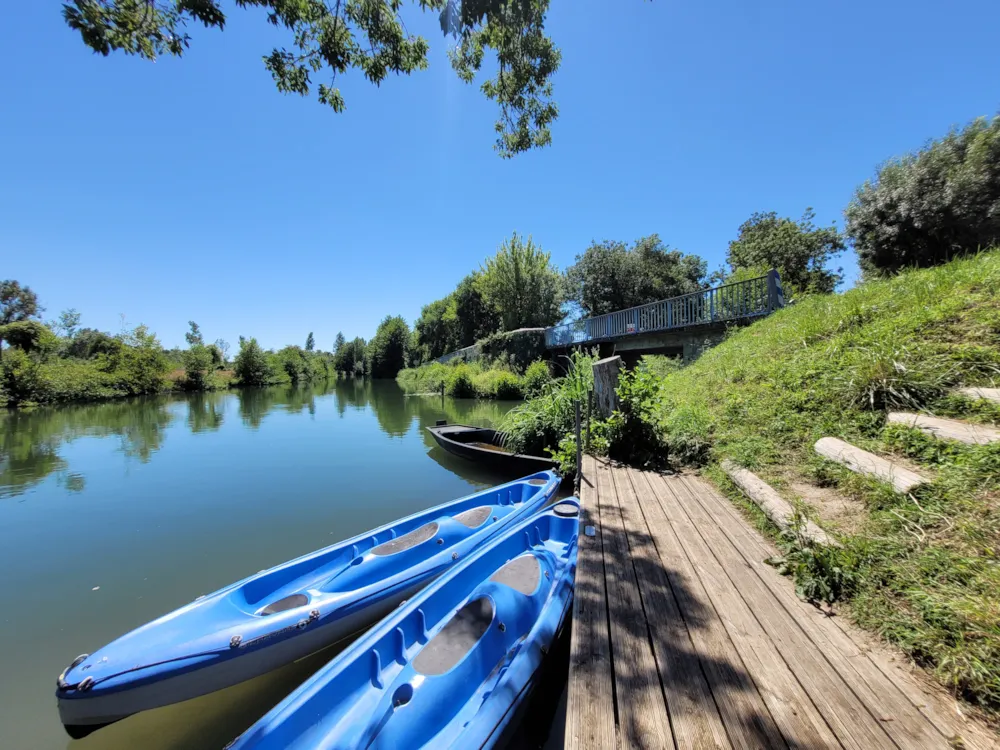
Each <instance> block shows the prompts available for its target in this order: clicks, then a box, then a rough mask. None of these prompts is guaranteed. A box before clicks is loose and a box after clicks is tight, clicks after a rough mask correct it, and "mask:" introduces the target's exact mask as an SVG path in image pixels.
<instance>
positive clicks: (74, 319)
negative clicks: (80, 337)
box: [55, 307, 80, 339]
mask: <svg viewBox="0 0 1000 750" xmlns="http://www.w3.org/2000/svg"><path fill="white" fill-rule="evenodd" d="M79 326H80V313H78V312H77V311H76V308H74V307H71V308H69V309H68V310H63V311H62V312H61V313H59V320H57V321H56V324H55V327H56V328H57V329H58V330H60V331H62V334H63V336H65V337H66V338H70V339H71V338H73V337H74V336H75V335H76V329H77V328H78V327H79Z"/></svg>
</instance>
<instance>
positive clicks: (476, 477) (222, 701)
mask: <svg viewBox="0 0 1000 750" xmlns="http://www.w3.org/2000/svg"><path fill="white" fill-rule="evenodd" d="M512 405H513V404H510V403H506V404H504V403H490V402H475V401H460V400H450V399H449V400H446V401H445V402H442V400H441V398H439V397H411V398H407V397H405V396H404V395H403V393H402V392H401V391H400V390H399V388H398V387H397V386H396V384H395V383H394V382H391V381H383V382H376V383H367V384H366V383H361V382H352V381H338V382H335V383H333V382H332V383H330V384H328V385H327V384H324V385H323V386H321V387H312V388H286V387H280V388H270V389H260V390H245V391H239V392H227V393H214V394H205V395H192V396H189V397H157V398H148V399H137V400H132V401H121V402H113V403H104V404H88V405H77V406H63V407H60V408H53V409H39V410H34V411H26V412H13V413H10V414H6V415H0V591H2V595H3V605H2V609H0V654H2V659H0V669H2V674H0V748H3V749H4V750H20V749H21V748H45V749H48V748H64V747H69V746H72V747H73V748H76V749H78V750H91V749H94V750H96V749H98V748H101V749H104V750H125V749H126V748H128V749H129V750H132V749H133V748H149V749H151V750H152V749H156V750H159V749H161V748H186V749H187V748H221V747H222V746H223V745H224V744H225V743H226V742H228V741H229V740H231V739H232V738H233V737H234V736H236V735H237V734H239V732H241V731H242V730H243V729H245V728H246V727H247V726H249V725H250V724H251V723H253V721H255V720H256V719H257V718H258V717H260V716H261V715H262V714H263V713H265V712H266V711H267V710H268V709H269V708H270V707H271V706H273V705H274V704H275V703H276V702H278V701H279V700H280V699H281V698H282V697H283V696H284V695H285V694H286V693H287V692H288V691H290V690H291V689H293V688H294V687H295V686H296V685H298V684H299V683H300V682H302V680H303V679H305V678H306V677H307V676H308V675H309V674H310V673H311V672H313V671H315V670H316V669H317V668H318V667H320V666H321V665H322V664H324V663H325V662H326V660H327V659H328V658H329V657H330V656H331V654H330V653H325V654H320V655H317V656H314V657H311V658H310V659H308V660H305V661H303V662H299V663H297V664H293V665H290V666H288V667H286V668H284V669H282V670H279V671H278V672H275V673H272V674H270V675H266V676H264V677H261V678H258V679H257V680H253V681H250V682H247V683H244V684H242V685H237V686H235V687H233V688H230V689H228V690H225V691H222V692H219V693H216V694H214V695H210V696H205V697H203V698H198V699H196V700H193V701H188V702H187V703H183V704H179V705H176V706H168V707H166V708H163V709H159V710H157V711H152V712H149V713H147V714H144V715H139V716H134V717H131V718H129V719H127V720H125V721H122V722H119V723H118V724H115V725H112V726H110V727H108V728H106V729H103V730H101V731H100V732H98V733H96V734H94V735H91V736H90V737H88V738H87V739H85V740H80V741H76V742H72V741H70V740H69V739H68V738H67V737H66V736H65V735H64V734H63V730H62V726H61V725H60V723H59V719H58V715H57V712H56V706H55V697H54V688H55V680H56V676H57V675H58V674H59V672H60V671H61V670H62V669H63V668H64V667H65V666H66V665H67V664H68V663H69V662H70V661H72V659H73V658H74V657H75V656H76V655H77V654H80V653H85V652H92V651H94V650H95V649H97V648H99V647H100V646H102V645H104V644H105V643H107V642H108V641H110V640H112V639H114V638H115V637H117V636H119V635H121V634H122V633H124V632H126V631H128V630H130V629H132V628H134V627H136V626H138V625H141V624H142V623H144V622H146V621H148V620H150V619H152V618H154V617H157V616H159V615H161V614H164V613H166V612H168V611H170V610H172V609H174V608H176V607H178V606H180V605H182V604H185V603H187V602H189V601H191V600H192V599H194V598H195V597H197V596H198V595H200V594H204V593H208V592H210V591H213V590H215V589H217V588H219V587H221V586H224V585H226V584H228V583H231V582H232V581H235V580H237V579H239V578H242V577H244V576H246V575H248V574H250V573H254V572H255V571H258V570H261V569H263V568H267V567H270V566H272V565H275V564H277V563H280V562H283V561H285V560H288V559H290V558H292V557H296V556H298V555H301V554H304V553H306V552H310V551H312V550H314V549H317V548H319V547H324V546H326V545H328V544H332V543H333V542H336V541H338V540H340V539H344V538H346V537H350V536H352V535H354V534H357V533H360V532H362V531H364V530H366V529H369V528H372V527H373V526H378V525H379V524H382V523H386V522H388V521H391V520H393V519H395V518H399V517H400V516H404V515H407V514H409V513H413V512H415V511H418V510H421V509H424V508H427V507H429V506H432V505H436V504H438V503H441V502H444V501H446V500H450V499H453V498H455V497H458V496H461V495H465V494H468V493H469V492H472V491H474V490H475V489H478V488H482V487H486V486H489V485H493V484H497V483H499V482H501V481H505V479H508V478H509V477H503V476H496V475H491V474H488V473H484V472H483V471H482V470H481V469H477V468H476V467H475V466H474V465H473V464H470V463H468V462H465V461H463V460H461V459H458V458H454V457H452V456H450V455H449V454H447V453H444V452H443V451H441V449H440V448H438V447H437V446H436V445H435V444H434V442H433V440H432V439H431V438H430V436H429V435H428V434H427V432H426V430H424V429H423V428H424V427H425V426H428V425H433V424H434V422H435V420H437V419H448V420H449V421H452V422H465V423H473V424H490V423H493V422H495V421H496V420H497V419H498V418H499V417H500V416H501V415H502V414H503V413H504V412H505V411H507V410H508V409H509V408H510V407H511V406H512Z"/></svg>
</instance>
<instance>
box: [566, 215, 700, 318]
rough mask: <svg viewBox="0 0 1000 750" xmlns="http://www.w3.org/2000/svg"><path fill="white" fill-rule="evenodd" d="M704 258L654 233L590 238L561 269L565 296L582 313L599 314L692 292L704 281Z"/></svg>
mask: <svg viewBox="0 0 1000 750" xmlns="http://www.w3.org/2000/svg"><path fill="white" fill-rule="evenodd" d="M705 269H706V265H705V261H704V260H702V259H701V258H700V257H698V256H697V255H685V254H684V253H682V252H680V251H679V250H671V249H670V248H669V247H668V246H667V245H664V244H663V243H662V242H661V241H660V238H659V236H658V235H655V234H652V235H649V236H648V237H643V238H642V239H640V240H638V241H637V242H636V243H635V244H634V245H633V246H632V247H631V248H630V247H628V246H627V245H626V244H625V243H624V242H613V241H608V240H605V241H604V242H600V243H597V242H595V243H593V244H592V245H591V246H590V247H588V248H587V249H586V250H585V251H584V252H583V254H582V255H577V256H576V263H574V264H573V265H572V266H570V267H569V268H567V269H566V282H565V284H566V296H567V298H568V299H571V300H573V301H575V302H576V303H577V304H579V305H580V307H581V308H582V309H583V311H584V312H585V313H586V314H587V315H604V314H605V313H609V312H614V311H616V310H625V309H627V308H629V307H636V306H637V305H645V304H648V303H650V302H656V301H657V300H662V299H669V298H670V297H677V296H679V295H681V294H687V293H688V292H695V291H697V290H698V289H700V288H701V287H702V286H703V285H704V281H705Z"/></svg>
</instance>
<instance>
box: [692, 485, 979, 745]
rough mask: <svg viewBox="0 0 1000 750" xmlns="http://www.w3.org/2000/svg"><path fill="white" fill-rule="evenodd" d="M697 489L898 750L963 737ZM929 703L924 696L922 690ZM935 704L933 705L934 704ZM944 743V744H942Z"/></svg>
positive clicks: (713, 497) (727, 509)
mask: <svg viewBox="0 0 1000 750" xmlns="http://www.w3.org/2000/svg"><path fill="white" fill-rule="evenodd" d="M685 481H686V482H687V484H688V486H689V487H691V488H692V490H693V496H694V500H695V501H696V502H699V503H700V504H701V506H702V507H703V508H704V510H705V512H706V513H708V514H709V515H711V517H712V518H713V520H714V521H715V522H716V523H717V524H718V526H719V528H720V529H721V532H722V534H723V535H724V536H725V537H726V538H727V539H729V540H730V541H731V545H732V546H733V548H735V549H736V550H737V551H738V552H739V553H740V554H741V556H742V557H743V559H744V562H745V564H746V566H747V568H748V569H750V570H752V571H754V572H755V573H756V575H757V577H758V578H759V580H760V581H761V582H762V583H763V584H764V585H765V586H766V587H767V588H768V590H769V591H770V592H771V594H772V595H773V596H774V599H775V600H776V602H777V603H778V605H780V606H781V607H782V608H783V609H784V610H785V611H786V612H787V613H788V614H789V615H790V616H791V617H792V618H793V619H794V620H795V622H796V624H797V625H798V626H799V627H800V628H801V629H802V631H803V632H804V633H805V634H806V636H808V637H809V639H810V640H811V641H812V642H813V643H814V644H815V645H816V648H817V651H818V653H821V654H823V655H824V657H825V658H826V659H827V661H828V662H829V663H830V665H831V666H832V667H833V668H834V669H835V670H836V671H837V673H838V674H839V675H840V677H841V679H843V680H844V681H845V683H847V684H848V685H849V686H850V687H851V689H852V691H853V692H854V693H855V695H857V696H858V698H860V699H861V700H862V701H863V702H864V703H865V705H866V706H868V708H869V710H870V711H871V713H872V714H873V715H874V716H875V717H876V718H877V719H878V720H879V721H880V722H881V726H882V728H883V730H885V732H886V733H887V734H889V735H890V736H891V737H892V738H893V739H894V741H895V742H896V744H897V745H898V746H899V747H912V748H920V747H948V746H950V745H948V744H947V743H946V740H947V739H948V738H951V737H954V736H956V735H958V734H961V733H960V732H958V731H956V730H955V729H954V728H950V729H948V730H947V731H943V727H941V725H939V724H938V722H937V721H932V720H931V719H930V717H929V716H927V715H924V713H923V712H922V711H921V710H919V709H920V704H922V703H923V704H926V705H927V707H928V708H930V709H931V710H932V711H933V712H934V713H940V712H939V711H935V710H934V708H933V706H932V705H931V704H930V703H927V701H926V700H918V701H914V700H912V699H911V698H910V697H909V696H908V695H906V694H905V693H904V691H903V690H902V689H901V688H902V685H903V684H904V683H910V685H911V686H912V685H913V678H912V677H911V676H909V675H907V674H906V673H905V672H904V671H903V670H899V669H896V668H893V669H890V670H889V671H888V673H884V672H883V671H882V670H881V669H879V668H878V667H877V666H876V664H875V663H873V662H872V661H871V660H870V659H869V656H868V654H867V653H866V651H867V650H866V649H862V648H860V647H859V646H858V645H857V644H856V643H855V642H854V641H853V640H852V639H851V638H850V636H849V634H848V629H847V627H846V625H844V624H842V623H840V620H841V618H838V617H830V616H828V615H826V614H825V613H823V612H822V611H821V610H819V609H817V608H816V607H813V606H812V605H810V604H808V603H806V602H804V601H802V600H801V599H799V598H798V597H797V596H795V593H794V591H793V589H792V586H791V583H790V582H789V581H788V580H787V579H784V578H782V577H781V576H779V575H778V574H777V573H776V572H775V571H774V569H773V568H772V567H771V566H769V565H767V564H766V563H764V562H763V561H764V560H765V559H766V558H767V557H768V556H770V555H771V554H773V549H772V548H771V547H770V545H769V544H768V543H767V542H766V541H765V540H764V539H762V538H761V537H760V536H759V535H758V534H757V533H756V532H755V531H753V530H752V529H750V528H749V527H748V526H747V524H746V522H745V521H744V520H743V518H742V517H741V516H740V514H739V512H738V511H737V510H736V509H735V508H733V506H732V504H731V503H730V502H729V501H728V500H726V498H724V497H722V495H720V494H719V493H718V492H717V491H716V490H715V489H714V488H712V487H711V486H709V485H708V484H707V483H706V482H705V481H704V480H702V479H698V478H695V477H689V478H686V480H685ZM917 692H919V693H920V694H921V696H922V697H923V698H925V699H926V698H929V697H930V696H927V695H926V693H924V692H923V691H917ZM931 703H933V701H931ZM942 743H945V744H942Z"/></svg>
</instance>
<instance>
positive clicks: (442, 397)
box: [441, 380, 444, 409]
mask: <svg viewBox="0 0 1000 750" xmlns="http://www.w3.org/2000/svg"><path fill="white" fill-rule="evenodd" d="M441 408H442V409H443V408H444V381H443V380H442V381H441Z"/></svg>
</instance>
